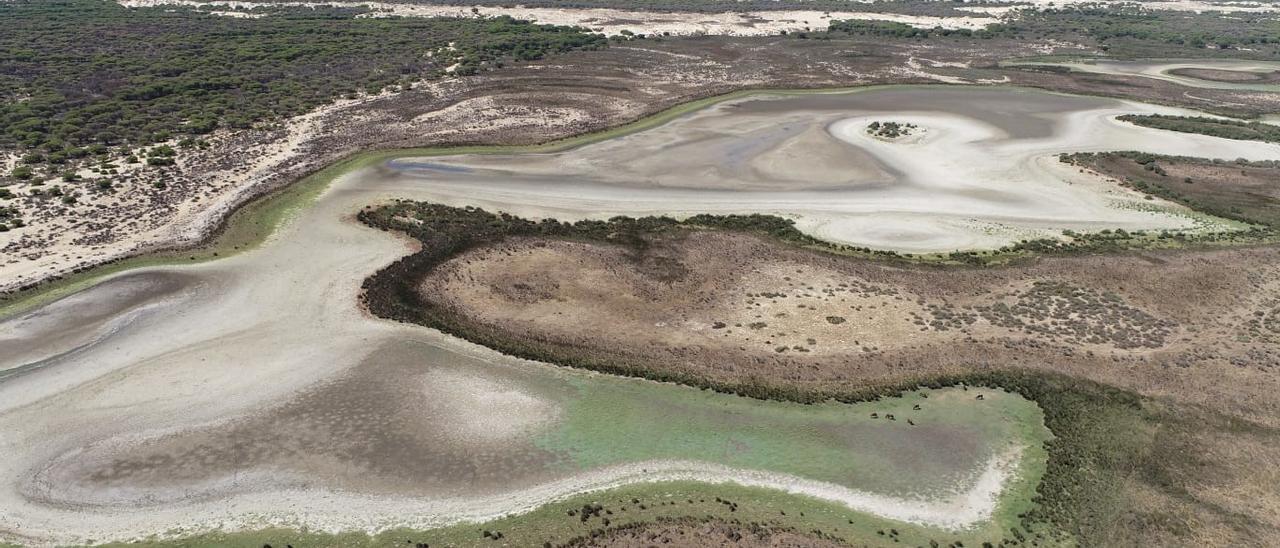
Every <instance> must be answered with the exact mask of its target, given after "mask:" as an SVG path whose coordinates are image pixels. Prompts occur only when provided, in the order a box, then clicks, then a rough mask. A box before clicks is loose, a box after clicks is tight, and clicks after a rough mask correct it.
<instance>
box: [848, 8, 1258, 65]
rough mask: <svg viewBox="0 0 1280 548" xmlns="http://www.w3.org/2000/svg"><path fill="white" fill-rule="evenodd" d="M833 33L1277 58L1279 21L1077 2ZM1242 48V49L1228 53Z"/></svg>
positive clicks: (859, 25)
mask: <svg viewBox="0 0 1280 548" xmlns="http://www.w3.org/2000/svg"><path fill="white" fill-rule="evenodd" d="M830 31H831V32H833V33H836V34H852V35H869V36H886V37H895V38H930V37H946V36H959V37H976V38H1010V39H1020V40H1044V39H1056V40H1063V41H1068V42H1083V43H1086V44H1087V43H1092V44H1093V45H1095V46H1097V47H1099V48H1101V49H1103V50H1105V51H1108V52H1110V53H1112V54H1115V55H1122V56H1150V57H1168V56H1170V55H1171V51H1170V48H1171V47H1172V48H1174V49H1175V50H1176V51H1178V52H1179V53H1180V54H1187V55H1190V54H1196V55H1201V56H1203V55H1206V54H1210V53H1213V52H1221V51H1232V53H1233V55H1236V56H1240V55H1247V56H1254V57H1273V58H1274V57H1280V20H1277V19H1276V18H1275V17H1274V16H1273V15H1272V14H1266V13H1259V14H1249V13H1233V14H1231V15H1230V16H1229V17H1228V16H1224V15H1223V14H1222V13H1217V12H1205V13H1191V12H1181V11H1179V12H1174V11H1158V10H1149V9H1145V8H1143V7H1142V6H1141V5H1139V4H1121V5H1117V4H1080V5H1074V6H1064V7H1060V8H1049V9H1043V10H1041V9H1023V10H1018V11H1017V12H1016V13H1015V14H1014V15H1013V16H1011V17H1007V18H1005V19H1004V20H1003V21H1002V22H1000V23H996V24H992V25H988V26H987V27H986V28H984V29H980V30H973V31H970V30H968V29H942V28H934V29H919V28H915V27H912V26H910V25H906V24H902V23H891V22H884V21H832V23H831V26H830ZM1240 49H1248V50H1250V51H1248V52H1242V51H1233V50H1240Z"/></svg>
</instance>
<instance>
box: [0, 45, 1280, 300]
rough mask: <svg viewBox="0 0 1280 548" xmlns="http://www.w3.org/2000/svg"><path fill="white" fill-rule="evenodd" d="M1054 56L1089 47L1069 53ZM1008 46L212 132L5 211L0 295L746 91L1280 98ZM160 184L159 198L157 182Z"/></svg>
mask: <svg viewBox="0 0 1280 548" xmlns="http://www.w3.org/2000/svg"><path fill="white" fill-rule="evenodd" d="M1050 49H1052V50H1053V51H1054V52H1057V53H1097V52H1094V51H1090V50H1088V49H1087V48H1082V47H1079V46H1073V45H1071V44H1059V45H1056V46H1053V47H1051V48H1050ZM1047 51H1048V50H1046V49H1045V47H1044V46H1041V45H1035V44H1029V43H1026V42H1019V41H1013V40H978V39H955V40H937V41H929V42H922V41H893V40H886V39H877V38H866V37H850V38H838V39H831V40H802V39H798V38H786V37H756V38H749V37H727V36H719V37H687V38H670V39H662V40H636V41H631V42H626V43H623V44H620V45H615V46H612V47H610V48H607V49H605V50H601V51H592V52H574V53H569V54H565V55H560V56H556V57H553V58H549V59H546V60H542V61H534V62H529V63H518V64H512V65H510V66H507V67H505V68H503V69H501V70H497V71H493V72H489V73H484V74H481V75H477V76H471V77H462V78H453V79H448V80H441V81H433V82H424V83H420V84H418V85H415V86H414V88H413V89H411V90H406V91H400V92H396V93H393V94H385V95H380V96H376V97H368V98H363V99H358V100H353V101H341V102H339V103H335V104H334V105H331V106H328V107H324V108H321V109H319V110H317V111H315V112H313V113H310V114H308V115H305V116H302V117H298V118H295V119H292V120H290V121H287V122H285V123H282V124H278V125H274V126H264V127H261V128H257V129H252V130H242V131H234V132H232V131H220V132H218V133H215V134H214V135H212V136H210V138H209V139H208V141H209V144H210V146H209V147H208V148H207V149H201V150H194V151H186V150H183V151H181V152H180V156H179V158H178V161H177V165H176V166H172V167H166V168H162V169H149V168H148V169H139V170H137V171H136V173H132V174H131V175H130V176H129V177H125V178H122V179H121V180H120V181H118V183H119V184H118V187H119V188H117V189H116V190H115V191H114V192H111V193H100V194H88V195H85V196H83V197H82V199H81V200H79V201H78V202H77V203H75V204H61V203H56V204H47V203H44V202H41V203H38V204H37V203H34V202H33V203H32V204H29V205H30V207H28V206H27V205H23V204H17V205H18V206H19V207H20V208H21V209H23V211H22V218H23V219H24V220H25V221H26V224H27V226H26V227H24V228H20V229H17V230H14V231H11V232H9V233H8V236H7V237H6V238H7V240H6V242H7V243H6V244H5V245H4V247H3V248H2V251H3V256H4V257H5V258H4V259H3V260H0V278H3V280H4V281H3V282H0V292H3V293H0V295H5V296H4V298H5V300H12V299H14V298H17V295H15V294H14V292H15V291H16V290H19V289H21V288H24V287H31V286H33V285H35V284H38V283H41V282H43V281H47V280H50V279H55V278H57V277H60V276H63V275H65V274H67V273H69V272H72V271H80V270H84V269H87V268H90V267H92V266H94V265H98V264H102V263H105V262H109V261H112V260H115V259H120V258H123V257H128V256H136V255H141V254H146V253H149V252H154V251H158V250H165V249H183V248H189V247H193V246H195V245H198V244H199V243H201V242H204V241H207V240H208V239H209V238H210V237H212V236H213V235H215V234H216V233H217V232H218V231H219V229H220V227H221V226H222V223H223V221H224V220H225V218H226V217H227V216H228V215H229V214H230V213H231V212H232V211H234V210H235V209H236V208H238V207H239V206H241V205H243V204H245V203H247V202H248V201H250V200H253V199H255V198H257V197H259V196H262V195H264V194H266V193H269V192H272V191H275V190H278V189H281V188H283V187H285V186H286V185H288V184H289V183H291V182H293V181H296V180H298V179H300V178H302V177H304V176H305V175H307V174H310V173H313V172H316V171H318V170H320V169H322V168H323V167H325V166H327V165H330V164H332V163H333V162H335V161H337V160H338V159H340V158H343V157H346V156H349V155H352V154H355V153H357V152H360V151H365V150H373V149H393V148H404V147H424V146H452V145H473V144H497V145H515V144H532V143H539V142H545V141H549V140H554V139H558V138H563V137H568V136H571V135H576V134H581V133H584V132H591V131H597V130H602V129H605V128H608V127H613V126H616V125H619V124H621V123H624V122H627V121H631V120H635V119H638V118H642V117H644V116H646V115H649V114H653V113H655V112H658V111H660V110H663V109H666V108H669V107H672V106H674V105H677V104H680V103H683V102H687V101H690V100H694V99H698V98H703V97H708V96H713V95H718V94H722V93H726V92H729V91H734V90H740V89H750V88H818V87H832V86H859V85H872V84H913V83H914V84H921V83H940V82H965V83H971V84H982V83H1001V84H1008V85H1022V86H1032V87H1039V88H1044V89H1050V90H1055V91H1062V92H1068V93H1082V94H1095V95H1107V96H1117V97H1126V98H1131V99H1137V100H1141V101H1148V102H1154V103H1163V104H1172V105H1179V106H1185V107H1192V108H1199V109H1204V110H1209V111H1212V112H1216V113H1220V114H1227V115H1236V116H1253V115H1257V114H1260V113H1263V112H1268V111H1270V110H1274V108H1273V105H1275V104H1277V102H1280V95H1278V94H1274V93H1267V92H1257V91H1243V90H1208V89H1204V90H1196V91H1195V93H1193V94H1189V93H1186V88H1184V87H1181V86H1178V85H1177V84H1174V83H1170V82H1165V81H1161V80H1156V79H1151V78H1141V77H1131V76H1113V75H1097V74H1083V73H1062V72H1052V71H1038V70H1036V69H1034V68H1015V67H1004V68H1002V67H999V66H997V64H998V62H999V61H1001V60H1004V59H1008V58H1013V57H1019V56H1027V55H1036V54H1043V53H1046V52H1047ZM161 182H162V183H164V185H163V188H159V187H158V186H157V183H161Z"/></svg>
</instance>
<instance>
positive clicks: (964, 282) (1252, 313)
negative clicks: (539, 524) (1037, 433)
mask: <svg viewBox="0 0 1280 548" xmlns="http://www.w3.org/2000/svg"><path fill="white" fill-rule="evenodd" d="M648 244H649V245H647V246H645V247H644V248H643V250H641V251H636V250H634V249H631V248H628V247H622V246H615V245H611V244H602V243H591V242H577V241H564V240H548V239H542V238H520V239H508V240H506V241H504V242H502V243H499V244H496V245H491V246H486V247H482V248H478V249H474V250H471V251H469V252H466V253H464V254H462V255H460V256H458V257H456V258H454V259H452V260H450V261H448V262H447V263H445V264H443V265H441V266H440V267H437V268H436V269H434V270H433V271H432V272H431V273H430V274H429V275H428V276H427V277H426V278H425V279H424V280H423V281H422V284H421V286H420V290H421V292H422V295H423V297H424V298H425V299H427V300H429V301H431V302H433V303H437V304H441V305H443V306H445V307H446V308H447V309H448V310H450V311H451V312H453V313H455V314H457V315H459V316H461V317H464V318H466V319H467V321H468V322H469V323H473V324H476V325H480V326H485V327H486V328H488V329H492V330H495V331H497V332H500V333H502V334H503V337H504V338H509V339H515V340H520V341H524V342H527V343H532V344H540V345H551V346H554V347H555V348H556V352H557V354H561V355H571V356H572V355H578V356H584V357H595V358H605V359H607V360H608V361H609V362H611V363H627V364H636V365H638V366H639V365H643V364H648V365H649V366H656V367H661V368H664V369H670V370H673V371H676V372H678V373H683V374H686V375H690V376H694V377H698V378H708V379H711V380H714V381H721V382H742V381H747V380H752V379H756V378H759V379H768V380H772V381H785V382H786V383H788V384H790V385H794V386H799V387H804V388H812V389H822V388H827V387H831V386H840V387H849V386H853V385H867V386H874V385H882V384H896V383H900V382H903V381H910V380H913V379H918V378H932V377H937V376H942V375H948V374H956V373H963V372H969V371H972V370H974V369H1003V368H1007V367H1016V368H1031V369H1038V370H1047V371H1055V372H1066V373H1069V374H1072V375H1075V376H1080V377H1084V378H1088V379H1092V380H1096V381H1099V382H1103V383H1106V384H1111V385H1115V386H1120V387H1123V388H1126V389H1130V390H1134V391H1137V392H1139V393H1142V394H1144V395H1149V396H1156V397H1167V398H1170V399H1172V400H1175V401H1178V402H1184V403H1192V404H1196V405H1201V406H1205V407H1208V408H1212V409H1214V410H1217V411H1221V412H1223V413H1227V414H1230V415H1234V416H1239V417H1242V418H1247V419H1249V420H1252V421H1256V422H1258V423H1260V424H1266V425H1268V426H1272V427H1275V426H1280V397H1277V388H1280V383H1277V382H1276V377H1275V375H1276V372H1277V371H1280V250H1277V249H1276V248H1270V247H1258V248H1248V249H1229V250H1216V251H1204V252H1159V253H1156V252H1152V253H1143V254H1135V255H1126V256H1106V255H1096V256H1086V257H1070V258H1042V259H1040V260H1036V261H1033V262H1030V263H1027V264H1020V265H1016V266H1010V267H1002V268H972V269H960V268H931V267H909V266H896V265H890V264H886V263H882V262H877V261H874V260H864V259H852V258H847V257H840V256H834V255H830V254H826V253H822V252H816V251H808V250H801V249H795V248H793V247H790V246H788V245H786V244H782V243H778V242H776V241H773V240H770V239H766V238H763V237H758V236H752V235H746V234H741V233H733V232H719V231H682V232H679V233H676V234H670V235H666V236H660V237H659V236H653V237H650V240H649V242H648ZM654 364H657V365H654Z"/></svg>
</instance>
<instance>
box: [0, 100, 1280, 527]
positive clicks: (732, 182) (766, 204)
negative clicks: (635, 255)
mask: <svg viewBox="0 0 1280 548" xmlns="http://www.w3.org/2000/svg"><path fill="white" fill-rule="evenodd" d="M1127 113H1163V114H1181V113H1184V111H1182V110H1180V109H1176V108H1170V107H1161V106H1153V105H1147V104H1141V103H1134V102H1129V101H1122V100H1115V99H1100V98H1091V97H1079V96H1067V95H1057V94H1050V93H1047V92H1041V91H1032V90H1024V89H1006V88H997V87H983V88H952V87H930V86H920V87H886V88H871V89H864V90H859V91H855V92H829V93H804V94H788V93H763V94H759V95H753V96H749V97H745V98H739V99H734V100H731V101H727V102H722V103H719V104H715V105H713V106H710V107H708V108H705V109H702V110H699V111H696V112H693V113H690V114H687V115H685V116H682V117H680V118H678V119H676V120H674V121H672V122H670V123H667V124H664V125H662V126H659V127H656V128H653V129H649V130H646V131H642V132H638V133H633V134H629V135H624V136H621V137H616V138H613V139H609V140H606V141H601V142H597V143H594V144H589V145H585V146H582V147H578V148H575V149H571V150H567V151H563V152H555V153H546V154H473V155H453V156H432V157H401V158H395V159H392V160H390V161H387V162H382V163H378V164H376V165H371V166H366V167H361V168H359V169H356V170H353V171H351V172H349V173H346V174H343V175H341V176H339V177H338V178H336V179H335V180H334V181H333V182H332V184H331V185H330V186H329V188H328V189H327V190H325V191H324V192H323V193H322V194H321V195H320V196H319V198H318V199H316V201H315V202H314V203H312V204H309V205H307V207H305V208H301V209H300V210H299V211H298V212H297V213H296V215H295V216H294V217H293V218H292V219H290V220H289V221H288V222H287V223H285V224H284V225H283V226H282V227H281V228H280V229H279V230H278V231H277V233H276V234H274V235H273V236H272V237H271V238H270V239H269V240H268V241H267V242H265V243H264V244H263V245H262V246H260V247H258V248H256V249H252V250H248V251H243V252H241V253H238V254H235V255H233V256H230V257H226V258H223V259H220V260H217V261H212V262H207V263H202V264H196V265H183V266H158V267H149V268H144V269H138V270H134V271H130V272H125V273H122V274H117V275H114V276H111V277H110V278H108V279H106V280H104V281H102V282H101V283H98V284H97V285H95V286H93V287H91V288H89V289H86V290H84V291H82V292H80V293H77V294H74V295H72V296H70V297H66V298H64V299H62V300H59V301H55V302H53V303H50V304H47V305H45V306H43V307H41V308H37V309H35V310H33V311H29V312H25V313H22V314H20V315H17V316H14V317H10V318H7V319H4V320H3V321H0V345H3V346H4V348H5V349H6V351H5V352H2V353H0V432H4V435H3V436H0V508H4V509H5V510H4V512H0V532H2V533H4V534H5V535H7V536H11V537H13V538H15V539H19V540H23V541H30V542H35V543H69V542H84V541H88V540H96V541H102V540H111V539H129V538H135V537H140V536H146V535H151V534H161V533H166V532H173V531H179V532H182V533H190V532H194V531H200V530H205V529H210V528H229V529H238V528H254V527H263V526H268V525H288V526H305V527H308V528H311V529H313V530H322V531H341V530H367V531H377V530H382V529H385V528H390V527H397V526H408V527H430V526H436V525H442V524H447V523H453V522H457V521H459V520H483V519H487V518H491V517H494V516H499V515H503V514H508V513H513V512H520V511H525V510H528V509H530V508H533V507H536V506H538V505H540V504H542V503H545V502H548V501H551V500H556V499H558V498H561V497H565V496H567V495H571V494H574V493H581V492H586V491H595V490H602V489H607V488H610V487H613V486H618V485H624V484H631V483H638V482H653V481H666V480H673V481H674V480H680V481H688V480H691V481H700V482H713V483H714V482H734V483H738V484H742V485H748V486H759V487H768V488H774V489H779V490H782V491H787V492H791V493H795V494H801V495H806V496H810V497H815V498H818V499H823V500H827V501H830V502H832V503H835V504H841V505H844V506H846V507H847V508H848V509H850V510H852V511H857V512H865V513H869V514H872V515H876V516H881V517H885V518H890V519H895V520H901V521H904V522H910V523H915V524H919V525H924V526H930V527H936V528H939V529H947V530H955V529H964V528H967V527H973V526H976V525H979V524H981V523H983V522H984V521H985V520H988V519H990V517H991V516H992V515H993V512H996V511H998V509H999V508H1000V507H1001V505H1004V504H1012V502H1010V501H1011V499H1013V498H1017V497H1026V496H1027V492H1028V490H1027V489H1026V485H1025V482H1026V481H1027V480H1028V479H1029V478H1028V476H1026V471H1027V470H1034V469H1036V467H1037V465H1036V462H1037V460H1038V459H1039V460H1040V461H1042V460H1043V458H1044V456H1043V455H1044V454H1043V450H1042V449H1041V445H1042V443H1043V441H1044V440H1045V439H1047V437H1048V436H1049V434H1048V432H1047V431H1046V430H1045V428H1044V425H1043V423H1042V421H1041V419H1040V416H1039V411H1038V409H1037V408H1036V406H1035V405H1034V404H1032V403H1031V402H1028V401H1026V400H1024V399H1022V398H1021V397H1018V396H1016V395H1013V394H1009V393H1004V392H1002V391H998V390H986V391H985V394H984V395H985V396H986V397H985V398H983V399H981V400H975V399H974V398H973V394H971V393H966V392H964V391H961V390H958V389H940V390H932V391H919V392H909V393H906V394H904V395H903V396H902V397H901V398H890V399H887V400H883V401H879V402H869V403H861V404H838V403H829V404H820V405H808V406H806V405H800V404H786V403H780V402H767V401H757V400H750V399H746V398H741V397H737V396H729V395H723V394H715V393H711V392H705V391H699V390H696V389H692V388H684V387H678V386H674V385H666V384H660V383H654V382H650V381H643V380H635V379H622V378H615V377H611V376H607V375H600V374H595V373H589V372H581V371H576V370H569V369H564V368H557V367H555V366H551V365H547V364H541V363H535V362H529V361H525V360H519V359H516V358H512V357H508V356H504V355H502V354H499V353H498V352H495V351H492V350H489V349H486V348H483V347H479V346H476V345H472V344H469V343H466V342H464V341H461V340H459V339H456V338H454V337H451V336H448V335H445V334H442V333H439V332H437V331H434V330H429V329H425V328H421V327H418V326H413V325H407V324H399V323H394V322H389V321H385V320H380V319H377V318H373V317H371V316H370V315H369V314H367V313H366V312H365V311H363V310H362V309H361V308H360V307H359V306H358V295H359V293H360V287H361V283H362V281H363V280H364V279H365V278H366V277H368V276H370V275H371V274H373V273H374V272H375V271H376V270H378V269H379V268H381V267H383V266H385V265H386V264H388V263H390V262H391V261H394V260H395V259H397V258H399V257H401V256H404V255H405V254H407V253H410V252H411V251H412V250H413V246H412V244H411V243H410V242H408V241H406V240H405V239H402V238H397V237H393V236H392V235H390V234H387V233H382V232H379V231H376V230H372V229H370V228H369V227H366V226H362V225H360V224H359V223H357V222H355V220H354V216H355V214H356V213H357V212H358V211H360V210H361V209H362V208H365V207H367V206H370V205H376V204H380V203H386V202H389V201H391V200H395V199H413V200H422V201H429V202H436V203H441V204H446V205H454V206H478V207H483V208H486V209H488V210H491V211H503V212H509V213H511V214H515V215H520V216H524V217H530V218H535V219H541V218H556V219H563V220H577V219H585V218H608V217H611V216H615V215H672V216H677V217H679V216H686V215H691V214H696V213H768V214H774V215H780V216H784V217H787V218H791V219H794V220H795V221H796V225H797V227H799V228H800V229H801V230H803V231H804V232H807V233H809V234H811V235H814V236H816V237H819V238H821V239H824V240H828V241H832V242H837V243H843V244H850V245H857V246H865V247H869V248H874V249H891V250H896V251H902V252H912V253H929V252H947V251H952V250H969V249H992V248H998V247H1000V246H1003V245H1007V244H1009V243H1012V242H1015V241H1017V240H1021V239H1025V238H1038V237H1058V236H1059V235H1061V233H1062V231H1063V230H1075V231H1082V232H1088V231H1095V230H1101V229H1115V228H1124V229H1128V230H1171V231H1187V232H1197V231H1216V230H1231V229H1232V228H1233V226H1234V225H1233V224H1232V223H1231V222H1228V221H1226V220H1223V219H1217V218H1212V217H1209V216H1206V215H1203V214H1199V213H1196V212H1193V211H1191V210H1189V209H1187V208H1185V207H1183V206H1179V205H1176V204H1173V203H1169V202H1164V201H1160V200H1151V199H1148V198H1147V197H1145V196H1143V195H1142V194H1139V193H1136V192H1133V191H1130V190H1126V189H1124V188H1122V187H1120V186H1118V185H1116V184H1114V182H1113V181H1109V180H1106V179H1105V178H1103V177H1100V176H1098V175H1096V174H1093V173H1089V172H1084V171H1082V170H1080V169H1078V168H1076V167H1073V166H1069V165H1066V164H1062V163H1060V162H1059V161H1058V159H1057V157H1056V155H1057V154H1059V153H1066V152H1078V151H1106V150H1117V149H1136V150H1141V151H1147V152H1153V153H1163V154H1178V155H1195V156H1205V157H1221V158H1237V157H1243V158H1247V159H1250V160H1280V147H1276V146H1275V145H1269V144H1262V143H1249V142H1239V141H1229V140H1225V139H1219V138H1214V137H1207V136H1201V135H1193V134H1183V133H1173V132H1165V131H1159V130H1153V129H1146V128H1141V127H1137V126H1133V125H1129V124H1126V123H1123V122H1119V121H1117V120H1115V116H1117V115H1120V114H1127ZM875 121H894V122H899V123H909V124H912V125H913V126H915V127H916V128H917V130H916V131H912V132H911V133H910V134H908V135H904V136H901V137H897V138H892V139H889V138H882V137H879V136H876V135H873V134H871V133H869V132H867V131H866V127H867V126H868V124H870V123H872V122H875ZM853 315H854V314H852V313H851V314H850V316H851V317H852V316H853ZM854 323H856V321H855V322H854ZM925 396H927V397H925ZM924 401H927V402H928V403H927V404H925V405H922V406H920V407H921V409H916V408H915V406H917V405H919V404H920V403H921V402H924ZM894 411H896V412H897V413H899V416H900V417H903V418H907V417H910V418H912V420H913V426H907V425H906V424H905V421H895V422H892V423H891V422H889V421H884V420H873V419H868V418H867V417H868V415H869V414H870V413H873V412H878V413H885V412H894ZM917 425H918V426H917ZM1032 479H1033V478H1032ZM1019 482H1023V484H1022V487H1021V488H1017V489H1015V488H1013V487H1011V486H1013V485H1015V484H1019Z"/></svg>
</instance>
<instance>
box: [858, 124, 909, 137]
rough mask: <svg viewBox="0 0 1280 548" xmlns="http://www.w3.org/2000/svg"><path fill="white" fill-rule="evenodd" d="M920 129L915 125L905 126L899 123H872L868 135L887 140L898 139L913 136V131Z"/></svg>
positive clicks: (868, 127)
mask: <svg viewBox="0 0 1280 548" xmlns="http://www.w3.org/2000/svg"><path fill="white" fill-rule="evenodd" d="M916 129H918V128H917V127H916V125H915V124H903V123H898V122H883V123H882V122H879V121H876V122H871V123H870V124H868V125H867V133H870V134H871V135H874V136H876V137H884V138H886V139H897V138H898V137H902V136H905V135H911V133H912V132H913V131H915V130H916Z"/></svg>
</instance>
